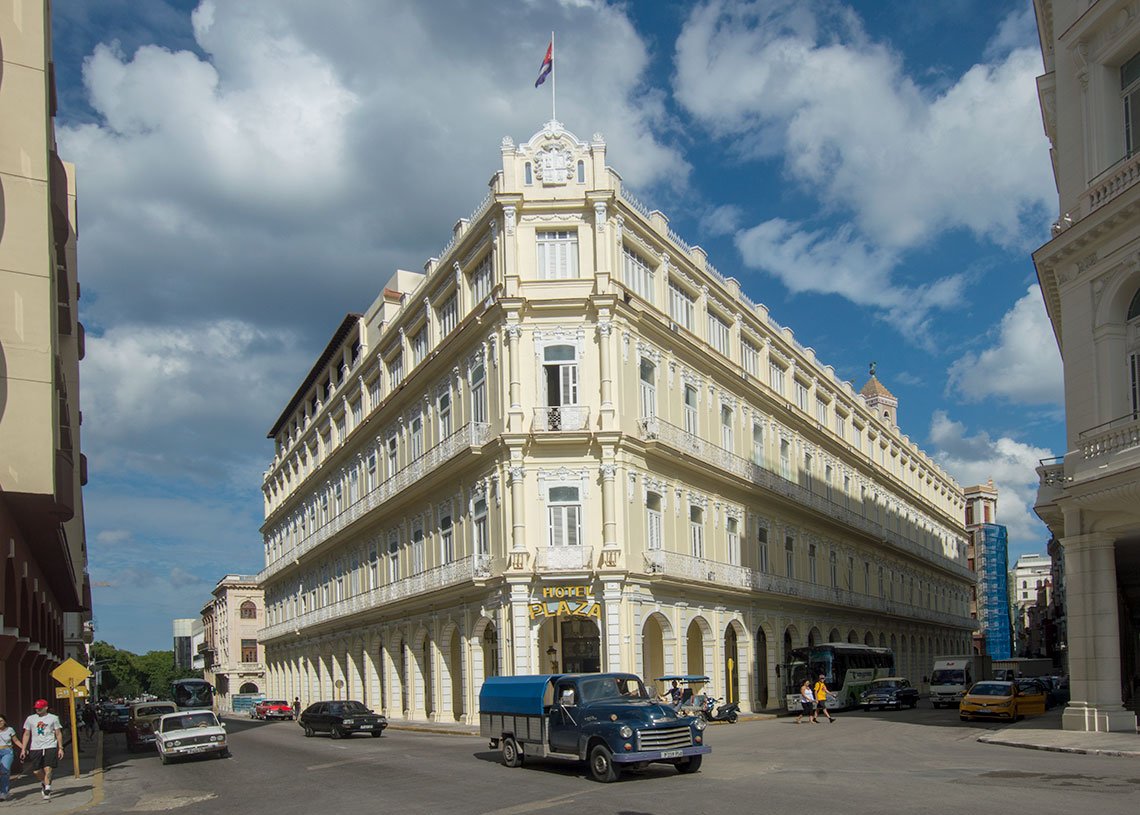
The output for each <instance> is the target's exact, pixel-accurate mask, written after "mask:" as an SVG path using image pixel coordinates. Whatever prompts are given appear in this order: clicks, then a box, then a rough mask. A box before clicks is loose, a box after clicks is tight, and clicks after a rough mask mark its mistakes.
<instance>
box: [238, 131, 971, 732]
mask: <svg viewBox="0 0 1140 815" xmlns="http://www.w3.org/2000/svg"><path fill="white" fill-rule="evenodd" d="M501 152H502V167H501V169H499V170H498V171H496V172H495V174H494V176H493V177H492V179H491V182H490V188H491V189H490V192H489V193H488V195H487V197H486V198H485V199H484V200H483V201H482V202H481V203H480V204H479V205H478V206H477V207H476V208H475V211H474V212H473V213H472V214H471V216H470V217H468V218H463V219H461V220H459V221H458V222H457V223H456V224H455V227H454V229H453V231H452V235H451V238H450V240H449V241H448V243H447V245H446V246H444V247H443V249H442V250H440V252H439V253H438V254H437V255H436V256H435V257H432V258H431V259H429V260H428V262H427V263H426V264H425V266H424V269H423V272H422V273H421V272H409V271H398V272H396V273H395V274H394V275H393V276H392V278H391V280H390V281H389V283H388V285H387V286H386V287H385V288H384V290H383V291H382V292H381V293H380V296H379V297H378V298H377V299H376V301H375V302H374V303H373V304H372V305H371V306H370V307H369V308H368V309H367V310H366V311H365V312H364V313H363V314H349V315H347V316H346V317H345V318H344V319H343V321H342V322H341V323H340V325H339V326H338V328H337V329H336V331H335V332H334V333H333V336H332V338H331V339H330V341H329V343H328V345H327V347H326V348H325V349H324V351H323V352H322V353H321V355H320V356H319V357H318V359H317V360H316V362H315V364H314V365H313V367H312V369H311V370H310V371H309V372H308V375H307V376H306V377H305V378H304V381H303V382H302V383H301V385H300V387H299V388H298V389H297V391H296V393H295V394H294V396H293V397H292V399H291V400H290V401H289V403H288V404H287V405H285V407H284V410H283V411H282V413H281V415H280V418H279V419H278V420H277V422H276V424H274V426H273V428H272V430H271V431H270V433H269V436H270V438H272V439H274V441H275V443H276V455H275V456H274V458H273V461H272V463H271V465H270V467H269V469H268V470H267V471H266V473H265V478H264V485H263V488H264V497H265V523H264V526H263V534H264V544H265V562H266V565H265V569H264V570H263V571H262V572H261V574H260V575H259V581H260V583H261V585H262V586H263V588H264V590H265V603H266V623H267V625H266V627H265V628H264V629H263V630H262V632H261V640H262V642H263V643H264V645H265V654H266V657H265V658H266V668H267V683H268V692H269V693H270V694H271V695H274V696H282V697H286V698H290V699H291V698H293V697H294V696H300V697H301V698H302V700H303V701H305V702H309V701H313V700H316V699H319V698H333V697H334V696H336V697H339V698H344V697H345V696H348V697H353V698H358V699H361V700H362V701H364V702H365V703H367V704H368V705H370V706H372V707H375V708H378V709H381V710H383V711H384V712H385V713H386V714H387V715H388V716H390V717H395V718H402V717H407V718H410V719H421V720H422V719H429V720H446V721H452V720H460V721H474V720H476V719H475V716H476V714H477V699H478V691H479V688H480V686H481V684H482V681H483V678H484V677H486V676H488V675H492V674H500V673H513V674H529V673H544V672H550V671H567V672H570V671H597V670H629V671H635V672H637V673H639V674H642V675H643V676H646V677H648V678H650V679H652V678H654V677H656V676H660V675H662V674H665V673H670V672H686V673H699V674H708V675H709V676H711V677H712V683H713V685H714V686H715V687H716V689H717V690H718V692H720V693H726V692H727V694H728V695H729V696H730V697H732V698H734V699H737V700H739V702H740V703H741V704H742V705H743V706H744V707H745V708H747V709H754V710H760V709H771V708H776V707H779V706H781V705H782V704H783V687H782V686H781V674H782V672H781V669H780V667H779V666H780V665H781V664H782V663H783V662H784V659H785V654H786V653H787V651H788V650H789V649H790V648H792V647H799V646H803V645H806V644H815V643H823V642H828V641H842V642H860V643H872V644H874V645H883V646H889V647H891V648H893V649H894V650H895V654H896V655H897V664H898V669H899V671H900V672H902V673H903V674H905V675H908V676H910V677H912V678H913V679H915V680H917V679H918V678H919V677H920V676H922V675H923V674H924V673H926V672H928V671H929V666H930V658H931V656H932V655H934V654H936V653H947V652H958V653H961V652H962V651H963V650H965V649H966V648H967V647H968V645H969V642H970V638H971V632H972V629H973V625H974V623H973V621H972V620H971V619H970V616H969V597H970V588H971V586H972V584H973V574H972V572H970V571H969V569H968V568H967V564H966V552H965V550H966V539H965V529H964V526H963V523H962V519H963V517H964V513H963V510H964V502H963V497H962V490H961V488H960V487H959V486H958V485H957V484H956V483H955V482H954V481H953V479H951V478H950V477H949V476H948V475H947V474H946V473H945V472H944V471H943V470H941V469H940V468H939V467H938V465H937V464H936V463H935V462H934V461H932V460H931V459H930V458H929V457H928V456H927V455H926V454H925V453H923V452H922V451H921V450H920V449H918V447H917V446H916V445H915V444H913V443H912V442H911V441H910V439H909V438H907V436H905V435H904V434H903V433H901V432H900V430H899V428H898V426H897V424H896V410H897V408H898V402H897V400H896V399H895V398H894V397H893V396H892V395H891V393H890V392H889V391H888V390H887V389H886V388H885V387H884V386H883V385H882V383H880V382H879V380H878V379H877V378H875V377H874V376H872V377H871V380H870V381H869V382H868V383H867V386H866V387H865V388H863V391H862V393H859V392H856V391H855V390H854V389H853V388H852V387H851V385H850V384H849V383H847V382H845V381H842V380H841V379H839V378H838V377H836V375H835V373H834V371H833V370H832V368H831V367H830V366H828V365H825V364H823V363H822V362H820V361H819V360H817V358H816V355H815V352H814V351H813V350H812V349H811V348H808V347H805V346H804V345H803V344H801V343H800V342H799V341H797V340H796V338H795V337H794V336H793V334H792V331H791V330H790V329H788V328H786V327H783V326H781V325H780V324H779V323H777V322H776V321H775V320H774V319H773V318H772V317H770V316H769V314H768V311H767V309H766V308H765V307H764V306H762V305H758V304H756V303H754V302H752V301H751V300H750V299H749V298H748V297H747V296H746V295H745V294H744V293H743V292H742V291H741V289H740V285H739V283H738V282H737V281H736V280H733V279H730V278H726V277H724V276H723V275H721V274H720V273H719V272H718V271H717V270H716V268H715V267H714V266H713V265H712V264H711V263H710V262H709V260H708V258H707V257H706V255H705V252H704V251H703V250H702V249H701V248H700V247H696V246H690V245H689V244H687V243H686V242H685V241H684V240H683V239H682V238H681V237H680V236H679V235H677V234H676V233H675V232H674V231H673V230H672V229H670V227H669V222H668V219H667V218H666V217H665V216H664V215H663V214H662V213H660V212H658V211H651V210H650V209H648V208H647V207H645V206H644V205H643V204H641V203H640V202H638V200H637V199H636V198H634V197H633V196H632V195H630V193H629V192H627V191H626V190H624V189H623V187H622V183H621V177H620V176H619V175H618V174H617V172H615V171H614V170H613V169H611V168H610V167H609V166H607V164H606V145H605V142H604V141H603V139H602V137H601V136H598V135H596V136H594V138H593V139H591V140H590V141H588V142H584V141H580V140H578V139H577V138H576V137H575V136H574V135H573V134H571V133H569V132H568V131H567V130H565V129H564V128H563V126H562V125H561V124H560V123H558V122H554V121H552V122H549V123H547V125H546V126H545V127H544V128H543V129H542V130H540V131H539V132H538V133H536V134H535V135H534V136H533V137H532V138H531V139H530V140H529V141H527V142H526V143H524V144H517V145H516V144H515V143H514V142H513V141H512V140H511V139H509V138H508V139H504V140H503V144H502V148H501Z"/></svg>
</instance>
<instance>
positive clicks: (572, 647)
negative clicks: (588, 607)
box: [559, 619, 602, 674]
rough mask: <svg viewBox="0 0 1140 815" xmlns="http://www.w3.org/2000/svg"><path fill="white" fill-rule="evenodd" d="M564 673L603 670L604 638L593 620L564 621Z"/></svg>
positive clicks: (562, 632) (562, 631)
mask: <svg viewBox="0 0 1140 815" xmlns="http://www.w3.org/2000/svg"><path fill="white" fill-rule="evenodd" d="M559 628H560V630H559V633H560V634H561V638H562V672H563V673H568V674H584V673H597V672H599V671H600V670H602V638H601V636H600V635H599V633H598V627H597V626H596V625H595V624H594V621H593V620H589V619H572V620H562V624H561V626H560V627H559Z"/></svg>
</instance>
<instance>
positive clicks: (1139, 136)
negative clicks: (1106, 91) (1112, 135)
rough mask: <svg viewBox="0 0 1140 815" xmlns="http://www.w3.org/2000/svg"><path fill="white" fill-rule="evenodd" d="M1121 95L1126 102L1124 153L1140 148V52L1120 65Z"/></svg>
mask: <svg viewBox="0 0 1140 815" xmlns="http://www.w3.org/2000/svg"><path fill="white" fill-rule="evenodd" d="M1120 96H1121V99H1122V101H1123V104H1124V155H1125V156H1126V157H1127V156H1131V155H1132V154H1133V153H1135V152H1136V151H1137V150H1138V149H1140V54H1137V55H1136V56H1134V57H1132V59H1130V60H1128V62H1126V63H1124V64H1123V65H1121V66H1120Z"/></svg>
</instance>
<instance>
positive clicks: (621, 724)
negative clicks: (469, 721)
mask: <svg viewBox="0 0 1140 815" xmlns="http://www.w3.org/2000/svg"><path fill="white" fill-rule="evenodd" d="M479 726H480V733H481V734H482V735H483V736H485V737H487V738H488V739H489V740H490V745H491V747H492V748H499V749H501V750H502V754H503V763H504V764H505V765H507V766H508V767H518V766H520V765H521V764H522V763H523V760H524V759H526V758H560V759H570V760H575V761H588V762H589V768H590V774H591V776H593V778H594V779H595V780H598V781H602V782H608V781H615V780H617V778H618V777H619V776H620V775H621V771H622V769H623V768H632V767H639V766H640V767H644V766H647V765H648V764H651V763H654V762H663V763H668V764H672V765H673V766H675V767H676V768H677V771H678V772H681V773H694V772H696V771H697V770H699V769H700V766H701V759H702V757H703V755H704V754H705V753H709V752H711V750H710V749H709V748H708V747H707V746H705V744H704V730H705V723H704V721H703V720H701V719H700V718H699V717H694V716H685V715H680V714H678V712H677V711H676V710H674V709H673V707H672V706H670V705H666V704H660V703H658V702H656V701H653V700H651V699H650V698H649V693H648V692H647V691H646V689H645V685H644V684H643V683H642V681H641V679H640V678H639V677H637V676H636V675H634V674H626V673H596V674H541V675H537V676H496V677H491V678H489V679H488V680H487V681H486V682H484V683H483V688H482V689H481V690H480V692H479Z"/></svg>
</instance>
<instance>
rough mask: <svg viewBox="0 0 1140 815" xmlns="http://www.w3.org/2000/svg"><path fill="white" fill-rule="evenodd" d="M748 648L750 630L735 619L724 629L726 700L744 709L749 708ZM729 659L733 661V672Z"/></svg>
mask: <svg viewBox="0 0 1140 815" xmlns="http://www.w3.org/2000/svg"><path fill="white" fill-rule="evenodd" d="M748 648H749V638H748V629H747V628H745V627H744V623H742V622H741V621H740V620H739V619H737V618H735V617H734V618H732V619H731V620H729V621H728V624H727V625H725V627H724V677H725V680H724V698H725V701H726V702H735V703H736V704H738V705H740V706H741V708H742V709H743V708H745V707H747V706H749V700H748V690H749V682H748V681H747V679H748V666H749V665H750V662H749V654H748ZM729 659H732V661H733V664H732V669H731V670H730V669H729V665H728V660H729ZM729 680H731V682H730V681H729Z"/></svg>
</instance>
